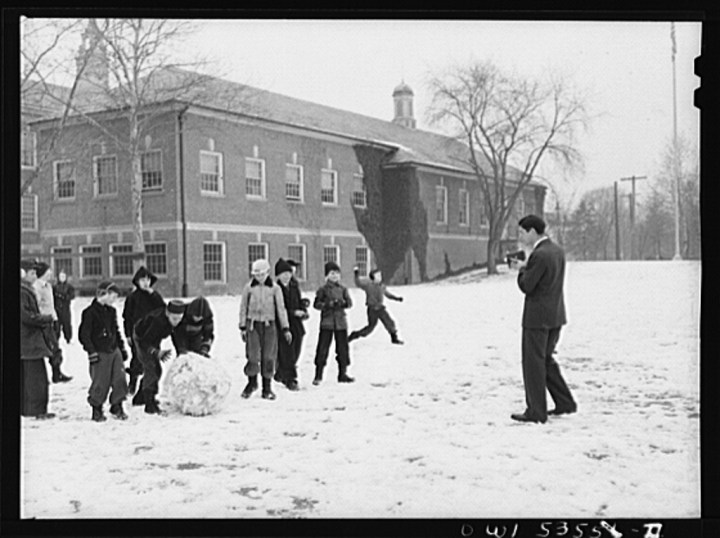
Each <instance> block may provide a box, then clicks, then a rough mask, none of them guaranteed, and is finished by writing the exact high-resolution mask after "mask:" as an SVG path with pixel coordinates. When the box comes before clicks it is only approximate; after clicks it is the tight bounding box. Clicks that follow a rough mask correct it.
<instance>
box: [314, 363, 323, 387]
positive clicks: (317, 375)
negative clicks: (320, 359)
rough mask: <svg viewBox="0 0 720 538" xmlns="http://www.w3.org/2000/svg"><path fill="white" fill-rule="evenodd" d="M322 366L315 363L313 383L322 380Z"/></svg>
mask: <svg viewBox="0 0 720 538" xmlns="http://www.w3.org/2000/svg"><path fill="white" fill-rule="evenodd" d="M322 375H323V367H322V366H318V365H315V379H313V385H319V384H320V382H321V381H322Z"/></svg>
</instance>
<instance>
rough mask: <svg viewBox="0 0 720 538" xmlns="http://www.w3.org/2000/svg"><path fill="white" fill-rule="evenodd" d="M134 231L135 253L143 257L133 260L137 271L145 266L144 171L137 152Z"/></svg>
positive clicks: (133, 189) (133, 204) (133, 213)
mask: <svg viewBox="0 0 720 538" xmlns="http://www.w3.org/2000/svg"><path fill="white" fill-rule="evenodd" d="M132 172H133V180H132V231H133V252H135V253H142V256H139V255H138V257H136V258H133V268H134V270H135V271H137V270H138V269H139V268H140V266H141V265H145V241H144V239H143V216H142V169H141V166H140V154H139V153H138V152H137V151H134V152H133V155H132Z"/></svg>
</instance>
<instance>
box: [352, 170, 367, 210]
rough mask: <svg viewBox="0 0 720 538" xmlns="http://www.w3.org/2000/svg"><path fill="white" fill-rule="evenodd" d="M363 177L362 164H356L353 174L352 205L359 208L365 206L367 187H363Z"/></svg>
mask: <svg viewBox="0 0 720 538" xmlns="http://www.w3.org/2000/svg"><path fill="white" fill-rule="evenodd" d="M364 177H365V174H364V172H363V169H362V166H360V165H358V171H357V172H356V173H354V174H353V192H352V204H353V207H357V208H360V209H366V208H367V188H366V187H365V181H363V178H364ZM358 186H359V189H358Z"/></svg>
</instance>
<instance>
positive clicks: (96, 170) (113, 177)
mask: <svg viewBox="0 0 720 538" xmlns="http://www.w3.org/2000/svg"><path fill="white" fill-rule="evenodd" d="M93 179H94V180H95V195H96V196H102V195H103V194H117V187H118V185H117V157H116V156H115V155H109V156H105V155H102V156H98V157H93Z"/></svg>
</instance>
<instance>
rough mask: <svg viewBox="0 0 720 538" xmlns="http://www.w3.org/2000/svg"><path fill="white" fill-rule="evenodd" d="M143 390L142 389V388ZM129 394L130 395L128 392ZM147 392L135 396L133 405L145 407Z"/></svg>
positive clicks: (140, 391)
mask: <svg viewBox="0 0 720 538" xmlns="http://www.w3.org/2000/svg"><path fill="white" fill-rule="evenodd" d="M141 388H142V387H141ZM128 394H130V393H129V392H128ZM145 403H146V402H145V391H144V390H139V391H137V392H136V393H135V396H133V399H132V404H133V405H145Z"/></svg>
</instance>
